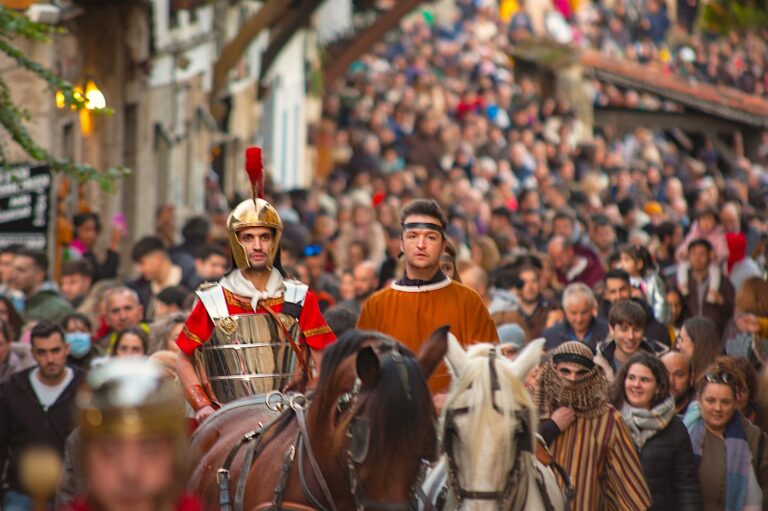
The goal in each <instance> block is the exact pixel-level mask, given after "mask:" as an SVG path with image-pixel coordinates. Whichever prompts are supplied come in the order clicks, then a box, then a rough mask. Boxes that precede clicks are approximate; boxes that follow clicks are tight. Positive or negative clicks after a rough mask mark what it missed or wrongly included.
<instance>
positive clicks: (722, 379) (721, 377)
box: [704, 372, 733, 385]
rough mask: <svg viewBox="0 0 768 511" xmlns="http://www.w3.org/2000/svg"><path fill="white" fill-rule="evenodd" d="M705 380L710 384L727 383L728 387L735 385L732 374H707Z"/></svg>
mask: <svg viewBox="0 0 768 511" xmlns="http://www.w3.org/2000/svg"><path fill="white" fill-rule="evenodd" d="M704 378H705V379H706V380H707V381H708V382H709V383H725V384H726V385H730V384H731V383H733V375H732V374H731V373H725V372H722V373H707V374H705V375H704Z"/></svg>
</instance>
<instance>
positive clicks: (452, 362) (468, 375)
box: [443, 338, 541, 487]
mask: <svg viewBox="0 0 768 511" xmlns="http://www.w3.org/2000/svg"><path fill="white" fill-rule="evenodd" d="M454 341H455V338H454V339H452V340H451V341H450V342H451V344H453V345H452V346H450V347H449V354H448V358H449V366H450V367H451V370H452V371H454V383H453V386H452V390H451V393H450V395H449V397H448V399H447V402H446V404H445V408H444V410H443V421H445V414H446V412H447V411H448V410H449V409H451V408H457V407H464V406H466V407H469V413H468V414H467V415H466V418H467V421H468V427H467V430H466V431H462V444H463V446H464V455H465V456H466V458H465V459H467V461H468V462H469V466H463V467H461V469H462V474H464V473H465V472H466V474H470V473H476V470H477V468H478V467H479V464H480V463H481V462H482V461H483V455H485V456H487V455H488V454H487V453H488V452H489V446H488V445H486V444H487V443H488V442H489V441H492V442H493V445H492V446H490V452H492V453H493V455H494V456H495V457H496V458H495V460H494V463H493V474H492V475H491V474H489V475H490V478H491V479H492V481H488V482H489V483H492V484H493V485H495V486H496V487H500V485H503V483H504V480H505V478H506V476H507V474H508V471H509V469H510V467H511V466H512V464H513V462H514V459H515V457H516V456H517V455H518V453H517V449H516V446H515V445H514V444H515V434H514V432H515V431H516V430H517V428H518V418H517V417H516V416H515V412H517V411H519V410H522V409H527V410H528V411H529V413H530V414H531V416H530V418H529V421H528V423H529V424H530V425H531V429H532V431H531V432H530V434H531V435H532V436H533V434H534V432H535V427H536V426H535V424H536V422H535V412H534V406H533V402H532V400H531V397H530V395H529V394H528V392H527V391H526V390H525V387H524V386H523V383H522V382H521V379H522V378H524V376H525V374H527V372H528V370H530V368H531V367H533V365H535V364H536V363H537V359H538V358H539V356H540V353H541V350H540V349H538V350H537V349H535V348H536V347H532V348H533V349H530V350H525V351H526V352H528V353H527V354H526V353H523V354H521V359H518V360H515V361H511V360H509V359H507V358H505V357H504V356H502V355H501V354H500V353H499V354H498V356H496V357H495V358H494V359H493V363H494V364H495V369H496V374H497V375H498V378H497V380H498V384H499V390H498V391H497V392H493V391H492V390H491V369H490V366H489V357H490V353H491V351H492V350H495V349H496V347H495V346H493V345H491V344H475V345H473V346H471V347H470V348H469V351H468V352H467V353H466V354H464V353H463V349H461V347H460V345H459V344H458V342H455V343H454ZM457 347H458V350H460V352H459V351H457ZM536 352H538V353H536ZM462 355H463V357H461V356H462ZM526 355H527V356H526ZM458 357H461V358H463V360H457V358H458ZM534 358H535V359H536V360H533V359H534ZM494 394H495V395H494ZM494 403H495V405H496V407H498V408H499V409H500V410H502V411H503V412H506V413H499V412H498V411H497V410H496V408H495V407H494ZM443 423H444V422H443ZM491 437H492V438H493V439H492V440H491ZM531 441H533V438H531ZM452 455H454V456H457V458H460V456H459V453H458V452H456V453H452Z"/></svg>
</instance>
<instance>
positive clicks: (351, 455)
mask: <svg viewBox="0 0 768 511" xmlns="http://www.w3.org/2000/svg"><path fill="white" fill-rule="evenodd" d="M386 356H389V357H390V358H391V359H392V360H393V361H394V363H395V364H396V365H397V370H398V375H399V377H400V383H401V384H402V385H403V389H404V390H405V392H406V397H407V399H408V400H410V399H411V398H412V394H411V386H410V381H409V379H408V370H407V369H406V367H405V364H404V363H403V355H402V354H401V353H400V352H399V351H397V350H396V349H392V350H391V351H389V352H387V353H386ZM359 393H360V385H359V382H358V383H356V384H355V386H354V388H353V389H352V391H351V392H349V393H347V394H345V395H344V396H342V398H340V401H341V400H344V404H345V406H347V405H352V404H354V403H355V402H356V401H357V397H358V395H359ZM347 440H348V446H347V471H348V474H349V486H350V488H351V489H352V496H353V497H354V499H355V510H356V511H363V510H364V509H379V510H381V511H412V510H413V509H415V508H416V495H417V494H418V489H419V488H420V484H421V480H422V478H423V475H424V472H425V471H424V470H422V471H421V474H419V477H418V478H417V480H416V481H415V482H414V485H413V487H412V489H411V496H412V498H411V500H409V501H408V502H377V501H372V500H367V499H366V498H365V495H364V494H363V486H362V484H361V482H360V479H359V478H358V476H357V468H356V467H355V465H356V464H360V463H363V462H364V461H365V459H366V457H367V456H368V445H369V443H370V424H369V422H368V419H363V418H361V417H355V418H354V419H352V420H351V421H350V423H349V426H348V427H347ZM360 450H362V452H360Z"/></svg>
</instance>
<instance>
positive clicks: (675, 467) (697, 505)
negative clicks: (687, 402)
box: [640, 417, 701, 511]
mask: <svg viewBox="0 0 768 511" xmlns="http://www.w3.org/2000/svg"><path fill="white" fill-rule="evenodd" d="M640 462H641V463H642V465H643V473H644V474H645V481H646V482H647V483H648V488H649V489H650V490H651V498H652V499H653V505H652V506H651V508H650V509H651V510H653V511H667V510H669V511H688V510H690V511H694V510H699V509H701V489H700V488H699V469H698V467H697V466H696V462H695V461H694V458H693V448H692V447H691V439H690V437H689V436H688V430H687V429H685V426H684V425H683V422H682V421H681V420H680V419H679V418H677V417H673V418H672V420H671V421H670V423H669V425H668V426H667V427H666V428H665V429H663V430H662V431H659V432H658V433H656V435H654V436H653V437H651V439H650V440H648V441H647V442H646V444H645V445H644V446H643V448H642V450H640Z"/></svg>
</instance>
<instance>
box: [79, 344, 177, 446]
mask: <svg viewBox="0 0 768 511" xmlns="http://www.w3.org/2000/svg"><path fill="white" fill-rule="evenodd" d="M76 403H77V410H78V415H79V417H78V419H79V421H78V422H79V423H80V426H81V430H82V435H83V438H85V439H90V438H95V437H111V438H115V437H118V438H140V437H144V436H149V435H164V436H165V435H167V436H170V437H172V438H185V437H186V432H187V429H186V422H185V417H184V400H183V398H182V395H181V391H180V389H179V388H178V386H177V385H176V384H175V383H174V381H173V380H172V379H170V378H168V376H167V375H166V373H165V372H164V371H163V369H162V368H161V367H160V366H158V365H156V364H155V363H153V362H150V361H149V360H148V359H146V358H143V357H140V358H123V359H120V358H117V359H112V360H110V361H108V362H106V363H105V364H103V365H100V366H98V367H96V368H94V369H93V370H92V371H91V374H90V375H89V376H88V386H87V387H85V388H83V389H81V390H80V391H79V392H78V394H77V400H76Z"/></svg>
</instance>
